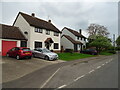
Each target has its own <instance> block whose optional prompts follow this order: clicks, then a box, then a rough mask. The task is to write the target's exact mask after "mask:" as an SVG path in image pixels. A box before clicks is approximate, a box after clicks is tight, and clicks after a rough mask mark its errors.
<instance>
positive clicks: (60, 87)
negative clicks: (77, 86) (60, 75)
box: [58, 85, 67, 88]
mask: <svg viewBox="0 0 120 90" xmlns="http://www.w3.org/2000/svg"><path fill="white" fill-rule="evenodd" d="M65 86H67V85H62V86H60V87H58V88H63V87H65Z"/></svg>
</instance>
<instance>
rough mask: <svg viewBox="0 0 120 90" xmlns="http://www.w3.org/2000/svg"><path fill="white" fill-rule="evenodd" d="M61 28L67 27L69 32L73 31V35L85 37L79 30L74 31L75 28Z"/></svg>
mask: <svg viewBox="0 0 120 90" xmlns="http://www.w3.org/2000/svg"><path fill="white" fill-rule="evenodd" d="M63 29H67V30H68V31H70V32H71V33H73V34H74V35H75V36H78V37H83V38H86V37H85V36H83V35H82V34H80V33H79V32H77V31H75V30H72V29H70V28H67V27H64V28H63Z"/></svg>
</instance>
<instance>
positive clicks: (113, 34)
mask: <svg viewBox="0 0 120 90" xmlns="http://www.w3.org/2000/svg"><path fill="white" fill-rule="evenodd" d="M113 46H114V50H115V34H113Z"/></svg>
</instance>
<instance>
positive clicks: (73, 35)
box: [61, 27, 86, 52]
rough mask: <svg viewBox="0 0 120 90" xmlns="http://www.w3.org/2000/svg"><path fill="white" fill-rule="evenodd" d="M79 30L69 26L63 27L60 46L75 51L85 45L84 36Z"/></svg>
mask: <svg viewBox="0 0 120 90" xmlns="http://www.w3.org/2000/svg"><path fill="white" fill-rule="evenodd" d="M81 31H82V30H81V29H80V30H79V32H77V31H75V30H72V29H70V28H67V27H64V28H63V29H62V36H61V46H62V47H63V49H64V50H65V49H73V50H74V51H75V52H77V51H80V50H82V49H83V48H85V47H86V37H85V36H83V35H82V34H81Z"/></svg>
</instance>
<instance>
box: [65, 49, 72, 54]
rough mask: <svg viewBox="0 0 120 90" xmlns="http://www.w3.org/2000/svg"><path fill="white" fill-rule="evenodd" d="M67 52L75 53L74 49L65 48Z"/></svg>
mask: <svg viewBox="0 0 120 90" xmlns="http://www.w3.org/2000/svg"><path fill="white" fill-rule="evenodd" d="M65 52H69V53H73V49H65Z"/></svg>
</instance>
